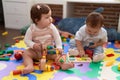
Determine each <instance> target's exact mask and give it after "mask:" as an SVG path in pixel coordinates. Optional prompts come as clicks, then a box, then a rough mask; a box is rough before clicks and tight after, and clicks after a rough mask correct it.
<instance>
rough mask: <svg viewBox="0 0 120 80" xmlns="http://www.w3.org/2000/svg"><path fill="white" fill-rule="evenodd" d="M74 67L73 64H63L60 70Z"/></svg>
mask: <svg viewBox="0 0 120 80" xmlns="http://www.w3.org/2000/svg"><path fill="white" fill-rule="evenodd" d="M73 67H74V64H73V63H63V64H62V65H61V69H62V70H67V69H70V68H73Z"/></svg>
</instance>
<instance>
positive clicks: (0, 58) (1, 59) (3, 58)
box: [0, 57, 10, 61]
mask: <svg viewBox="0 0 120 80" xmlns="http://www.w3.org/2000/svg"><path fill="white" fill-rule="evenodd" d="M9 60H10V58H9V57H0V61H9Z"/></svg>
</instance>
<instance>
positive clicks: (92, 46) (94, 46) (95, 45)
mask: <svg viewBox="0 0 120 80" xmlns="http://www.w3.org/2000/svg"><path fill="white" fill-rule="evenodd" d="M96 47H97V43H94V44H93V45H91V46H89V48H96Z"/></svg>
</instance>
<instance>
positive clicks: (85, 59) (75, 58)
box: [69, 57, 92, 62]
mask: <svg viewBox="0 0 120 80" xmlns="http://www.w3.org/2000/svg"><path fill="white" fill-rule="evenodd" d="M69 60H70V61H71V62H92V59H91V58H90V57H69Z"/></svg>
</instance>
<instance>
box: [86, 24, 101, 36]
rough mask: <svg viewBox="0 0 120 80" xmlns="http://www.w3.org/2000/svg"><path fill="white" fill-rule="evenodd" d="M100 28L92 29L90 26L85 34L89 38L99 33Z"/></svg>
mask: <svg viewBox="0 0 120 80" xmlns="http://www.w3.org/2000/svg"><path fill="white" fill-rule="evenodd" d="M99 30H100V28H98V27H96V28H92V27H90V26H87V27H86V32H87V33H88V34H89V35H90V36H96V35H97V34H98V33H99Z"/></svg>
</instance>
